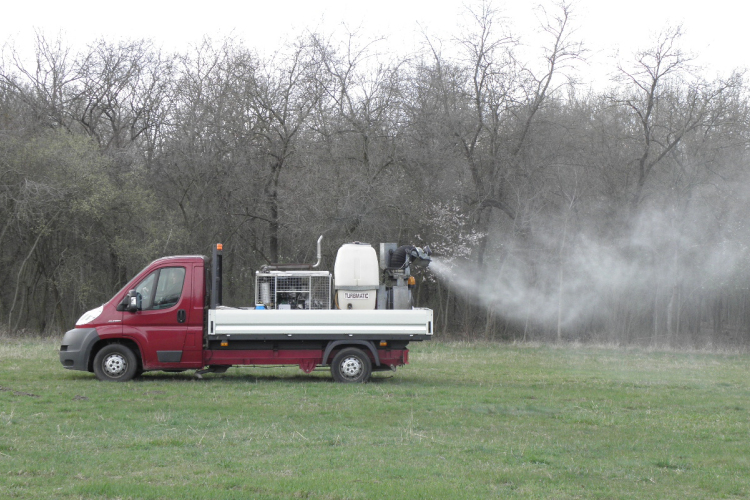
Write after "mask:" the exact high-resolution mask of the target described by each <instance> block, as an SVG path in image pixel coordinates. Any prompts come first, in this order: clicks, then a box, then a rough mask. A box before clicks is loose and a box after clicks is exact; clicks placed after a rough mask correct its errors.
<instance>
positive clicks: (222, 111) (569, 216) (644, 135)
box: [0, 4, 750, 347]
mask: <svg viewBox="0 0 750 500" xmlns="http://www.w3.org/2000/svg"><path fill="white" fill-rule="evenodd" d="M468 15H469V19H470V20H471V23H470V24H469V25H468V26H467V29H466V30H465V31H464V32H463V34H462V35H461V36H459V37H455V38H452V39H450V40H443V39H440V38H439V37H437V36H434V35H430V34H427V33H425V34H424V42H423V43H422V44H421V45H420V46H419V47H413V48H411V49H412V50H411V53H410V55H408V56H397V55H395V54H394V53H391V52H389V51H388V50H387V48H388V47H387V44H385V43H384V42H385V41H384V40H380V39H363V38H362V37H360V36H358V35H357V33H350V34H347V36H343V37H342V36H332V35H331V34H326V33H317V32H305V33H300V34H299V35H298V36H297V37H296V38H294V39H293V40H291V41H290V42H289V43H288V44H286V45H285V46H282V47H279V48H278V50H277V51H276V52H274V53H273V54H271V55H263V56H261V55H259V54H258V52H257V51H256V50H254V49H253V48H252V47H248V46H246V45H245V44H244V43H243V41H242V40H241V39H237V38H233V37H226V38H222V39H218V40H216V39H211V38H209V37H205V38H204V39H203V41H202V43H198V44H194V45H193V46H190V47H188V48H186V49H185V50H184V51H183V52H180V53H170V52H167V51H165V50H163V49H162V48H160V47H157V46H156V45H155V44H154V43H153V42H152V41H150V40H94V41H92V42H91V43H90V44H88V45H87V46H86V47H85V48H84V49H78V48H72V47H71V46H69V45H68V44H67V43H66V40H65V39H64V38H63V37H62V36H53V35H50V34H48V33H42V32H38V33H37V36H36V42H35V46H34V47H33V48H29V47H17V46H14V45H13V44H11V43H6V44H5V45H3V47H2V53H0V282H1V283H3V286H2V288H0V325H1V326H0V330H4V331H9V332H19V331H20V332H35V333H46V334H57V333H59V332H61V331H64V330H66V329H69V328H72V326H73V324H74V323H75V320H76V319H77V318H78V317H79V316H80V315H81V314H82V313H83V312H84V311H86V310H89V309H92V308H94V307H96V306H98V305H99V304H101V303H103V302H105V301H106V300H108V299H109V298H110V297H111V296H112V294H113V293H114V292H116V291H117V290H119V289H120V288H122V287H123V286H124V285H125V284H126V283H127V281H128V280H129V279H130V278H131V277H132V276H133V275H134V274H135V273H137V272H138V271H139V270H140V269H142V268H143V267H144V266H145V265H146V264H148V263H149V262H150V261H152V260H153V259H155V258H158V257H161V256H164V255H177V254H204V255H209V254H210V251H211V245H212V244H213V243H217V242H221V243H223V245H224V255H225V258H224V267H225V269H224V272H225V282H224V287H225V289H224V302H225V303H226V304H227V305H238V306H244V305H250V304H252V302H253V281H254V274H255V271H256V270H257V269H258V268H259V267H260V266H261V265H263V264H266V263H271V262H314V261H315V251H316V248H315V242H316V240H317V238H318V236H320V235H323V236H324V239H323V257H324V258H323V261H324V263H323V267H324V268H328V269H332V268H333V261H334V258H335V254H336V250H337V249H338V247H339V246H340V245H341V244H342V243H345V242H350V241H363V242H368V243H371V244H373V245H374V246H375V247H376V249H377V247H378V243H380V242H397V243H399V244H413V245H417V246H424V245H429V246H430V247H431V248H432V250H433V258H434V262H433V264H432V265H431V266H430V268H428V269H427V270H425V271H424V272H422V273H421V274H420V275H419V276H418V280H417V286H416V288H415V289H414V299H415V302H416V304H417V305H419V306H421V307H430V308H432V309H433V310H434V314H435V324H436V337H437V338H446V339H447V338H451V339H486V340H498V341H539V342H559V341H575V342H604V343H616V344H623V345H631V344H633V345H669V346H688V347H691V346H693V347H704V346H724V345H732V346H736V345H746V344H748V343H749V342H750V290H749V288H748V278H750V258H749V257H750V256H749V255H748V248H747V246H748V243H749V242H750V226H748V224H747V222H746V221H747V220H748V216H750V189H749V186H750V184H749V183H748V180H750V179H748V173H749V172H750V169H748V165H750V163H749V161H750V157H749V155H750V152H749V151H748V145H750V113H749V106H748V105H749V103H750V101H749V97H750V94H749V93H748V85H747V82H746V78H745V75H744V74H743V72H742V71H739V70H738V71H736V72H734V73H732V74H728V75H724V76H722V77H708V76H706V75H707V72H706V71H705V70H702V69H701V68H698V67H696V66H695V65H694V64H693V59H692V57H691V55H690V54H688V53H686V52H685V51H684V50H683V49H682V47H681V38H682V36H683V34H682V30H681V28H680V27H679V26H677V27H674V26H666V27H665V28H664V29H663V30H662V32H661V33H659V34H657V35H655V36H654V38H653V39H652V40H644V45H643V47H642V49H640V50H638V51H637V52H635V53H632V54H622V55H621V57H620V58H619V59H617V60H614V59H613V61H612V68H611V81H610V82H608V84H607V85H604V86H593V85H591V84H590V82H589V81H587V79H586V56H587V46H586V41H585V40H580V39H578V38H576V30H575V22H574V18H573V17H572V16H571V9H570V6H569V5H567V4H559V5H556V6H555V7H554V8H550V9H548V10H547V11H545V13H544V16H542V17H541V18H540V26H539V29H540V33H542V34H543V36H544V38H543V45H542V46H540V47H538V48H536V49H535V50H530V49H529V48H528V47H524V46H521V45H520V44H519V43H518V40H517V37H516V34H514V33H512V31H511V29H510V27H509V26H508V25H507V23H506V22H505V21H504V20H503V18H502V17H501V16H499V15H498V13H497V12H496V11H495V10H493V9H492V8H491V6H490V5H488V4H484V5H481V6H479V7H476V8H475V9H474V10H469V11H468ZM24 52H28V53H31V54H32V57H30V58H29V57H25V56H23V55H22V54H23V53H24Z"/></svg>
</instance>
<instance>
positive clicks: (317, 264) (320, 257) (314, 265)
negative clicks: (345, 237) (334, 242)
mask: <svg viewBox="0 0 750 500" xmlns="http://www.w3.org/2000/svg"><path fill="white" fill-rule="evenodd" d="M321 241H323V235H322V234H321V235H320V238H318V261H317V262H316V263H315V264H313V266H312V267H313V269H315V268H316V267H318V266H319V265H320V261H322V260H323V254H322V253H320V242H321Z"/></svg>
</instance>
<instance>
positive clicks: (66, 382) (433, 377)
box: [0, 338, 750, 499]
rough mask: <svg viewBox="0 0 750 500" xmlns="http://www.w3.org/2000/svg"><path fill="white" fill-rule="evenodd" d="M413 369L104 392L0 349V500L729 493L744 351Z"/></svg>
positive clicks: (735, 480)
mask: <svg viewBox="0 0 750 500" xmlns="http://www.w3.org/2000/svg"><path fill="white" fill-rule="evenodd" d="M412 348H413V349H412V352H411V356H410V358H411V364H410V365H408V366H406V367H404V368H402V369H399V371H398V372H397V373H395V374H391V373H388V374H376V375H374V377H373V381H372V383H370V384H367V385H355V386H350V385H341V384H334V383H333V382H331V380H330V375H329V373H328V372H314V373H313V374H311V375H304V374H303V373H302V372H301V371H300V370H299V369H297V368H275V369H267V368H265V369H264V368H232V369H230V370H229V371H228V372H227V373H226V374H224V375H207V376H206V377H205V378H204V380H196V379H194V378H193V377H192V376H191V374H190V373H185V374H165V373H159V372H157V373H154V374H146V375H144V376H143V378H142V379H140V380H138V381H133V382H128V383H125V384H108V383H101V382H98V381H96V380H95V378H94V377H93V375H91V374H87V373H83V372H71V371H67V370H64V369H63V368H62V366H61V365H60V364H59V361H58V358H57V341H46V340H19V339H9V338H0V498H27V499H39V498H56V499H105V498H106V499H183V498H184V499H200V498H217V499H246V498H323V499H348V498H352V499H372V498H425V499H433V498H607V499H609V498H659V499H662V498H679V499H685V498H740V497H743V498H744V497H747V496H749V495H750V355H747V354H736V353H734V354H733V353H705V352H683V353H681V352H650V351H645V350H630V349H620V348H605V347H581V346H565V347H559V348H553V347H544V346H518V345H502V344H497V345H496V344H444V343H437V342H428V343H422V344H414V345H413V346H412Z"/></svg>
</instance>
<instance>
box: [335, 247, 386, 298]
mask: <svg viewBox="0 0 750 500" xmlns="http://www.w3.org/2000/svg"><path fill="white" fill-rule="evenodd" d="M379 272H380V270H379V268H378V256H377V254H376V253H375V249H374V248H373V247H372V246H370V245H369V244H368V243H360V242H358V241H357V242H354V243H346V244H345V245H342V246H341V248H339V251H338V253H337V254H336V262H335V263H334V265H333V279H334V283H335V285H334V287H335V289H336V305H337V307H338V308H339V309H375V304H376V298H377V293H378V284H379V283H380V277H379Z"/></svg>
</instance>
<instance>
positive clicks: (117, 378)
mask: <svg viewBox="0 0 750 500" xmlns="http://www.w3.org/2000/svg"><path fill="white" fill-rule="evenodd" d="M137 373H138V360H137V359H136V357H135V354H134V353H133V351H132V350H131V349H130V348H129V347H127V346H124V345H122V344H109V345H107V346H104V347H102V348H101V350H100V351H99V352H98V353H96V356H95V357H94V374H96V378H98V379H99V380H102V381H104V382H125V381H127V380H130V379H132V378H133V377H135V376H136V374H137Z"/></svg>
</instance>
